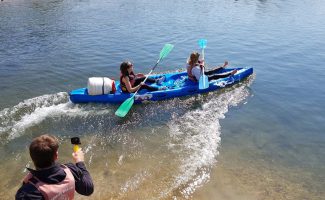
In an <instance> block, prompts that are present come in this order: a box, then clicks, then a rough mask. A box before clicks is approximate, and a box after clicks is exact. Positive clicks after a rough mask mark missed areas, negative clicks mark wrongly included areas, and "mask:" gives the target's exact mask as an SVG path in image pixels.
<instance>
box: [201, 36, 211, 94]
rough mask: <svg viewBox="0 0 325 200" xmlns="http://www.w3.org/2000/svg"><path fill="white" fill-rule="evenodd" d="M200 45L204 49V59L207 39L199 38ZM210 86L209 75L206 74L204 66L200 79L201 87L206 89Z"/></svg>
mask: <svg viewBox="0 0 325 200" xmlns="http://www.w3.org/2000/svg"><path fill="white" fill-rule="evenodd" d="M199 46H200V48H201V49H202V59H203V60H204V48H205V47H206V46H207V40H206V39H200V40H199ZM208 87H209V79H208V77H207V76H206V75H205V74H204V67H203V68H202V71H201V76H200V80H199V89H200V90H204V89H207V88H208Z"/></svg>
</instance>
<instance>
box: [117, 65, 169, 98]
mask: <svg viewBox="0 0 325 200" xmlns="http://www.w3.org/2000/svg"><path fill="white" fill-rule="evenodd" d="M120 70H121V77H120V85H121V89H122V91H123V92H129V93H133V92H136V91H137V90H141V89H147V90H149V91H157V90H165V89H167V88H166V87H164V86H163V87H153V86H150V85H147V84H145V83H143V81H144V80H145V79H146V76H145V75H144V74H140V73H139V74H135V73H134V71H133V64H132V63H131V62H129V61H125V62H122V63H121V66H120ZM164 80H165V76H162V77H160V78H157V79H154V78H149V77H148V78H147V80H146V82H148V83H157V84H161V83H162V82H163V81H164Z"/></svg>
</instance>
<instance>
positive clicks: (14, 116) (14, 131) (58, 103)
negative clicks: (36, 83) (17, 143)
mask: <svg viewBox="0 0 325 200" xmlns="http://www.w3.org/2000/svg"><path fill="white" fill-rule="evenodd" d="M67 100H68V95H67V93H65V92H60V93H57V94H49V95H42V96H39V97H35V98H32V99H27V100H25V101H23V102H21V103H19V104H17V105H16V106H14V107H12V108H5V109H4V110H2V111H0V121H1V122H0V123H1V124H0V125H1V126H0V135H1V136H3V135H7V139H9V140H10V139H13V138H15V137H17V136H19V135H20V133H22V132H23V131H24V130H25V129H26V128H28V127H31V126H33V125H35V124H38V123H40V122H41V121H42V120H44V119H45V118H46V117H47V116H48V115H50V114H55V111H56V110H58V109H62V108H63V107H65V106H66V105H67V103H66V102H67ZM63 102H65V103H63Z"/></svg>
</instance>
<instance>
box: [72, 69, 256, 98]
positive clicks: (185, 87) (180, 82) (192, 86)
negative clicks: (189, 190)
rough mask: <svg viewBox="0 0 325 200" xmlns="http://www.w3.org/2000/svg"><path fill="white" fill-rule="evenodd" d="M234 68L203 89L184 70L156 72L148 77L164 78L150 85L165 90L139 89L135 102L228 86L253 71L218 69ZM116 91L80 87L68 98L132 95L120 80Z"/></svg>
mask: <svg viewBox="0 0 325 200" xmlns="http://www.w3.org/2000/svg"><path fill="white" fill-rule="evenodd" d="M234 69H237V70H238V71H237V73H236V74H234V75H232V76H229V77H226V78H220V79H217V80H211V81H210V82H209V87H208V88H206V89H203V90H200V89H199V84H198V83H195V82H193V81H191V80H189V79H188V76H187V73H186V72H175V73H168V74H156V75H152V76H150V77H153V78H155V77H161V76H165V77H166V78H165V80H164V82H163V83H161V84H160V85H156V83H154V84H151V85H152V86H158V87H161V86H165V87H167V89H166V90H158V91H153V92H150V91H148V90H145V89H143V90H140V91H139V92H138V94H137V95H135V99H134V100H135V101H134V102H135V103H142V102H146V101H161V100H165V99H170V98H175V97H182V96H188V95H195V94H200V93H206V92H210V91H214V90H218V89H220V88H223V87H225V86H229V85H232V84H235V83H238V82H240V81H242V80H243V79H245V78H247V77H248V76H250V75H251V74H252V73H253V68H232V69H230V68H226V69H223V70H222V71H220V73H223V72H229V71H232V70H234ZM115 86H116V91H115V93H114V94H104V95H89V94H88V91H87V88H80V89H76V90H72V91H71V92H70V93H69V95H70V100H71V101H72V102H73V103H90V102H96V103H113V104H120V103H122V102H124V101H125V100H126V99H128V98H129V97H131V96H132V94H133V93H125V92H122V90H121V88H120V81H115Z"/></svg>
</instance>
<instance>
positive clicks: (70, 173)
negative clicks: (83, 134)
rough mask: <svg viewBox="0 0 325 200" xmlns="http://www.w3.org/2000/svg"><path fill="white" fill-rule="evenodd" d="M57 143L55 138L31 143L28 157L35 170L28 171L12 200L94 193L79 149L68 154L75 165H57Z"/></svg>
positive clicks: (45, 138) (44, 136) (59, 197)
mask: <svg viewBox="0 0 325 200" xmlns="http://www.w3.org/2000/svg"><path fill="white" fill-rule="evenodd" d="M58 150H59V142H58V139H57V138H56V137H55V136H52V135H48V134H45V135H41V136H39V137H36V138H35V139H33V141H32V143H31V144H30V146H29V154H30V157H31V158H32V160H33V163H34V166H35V168H36V169H35V170H33V169H29V168H27V169H28V171H29V172H28V174H27V175H26V176H25V178H24V179H23V184H22V186H21V187H20V188H19V189H18V191H17V193H16V200H17V199H19V200H22V199H24V200H26V199H44V200H47V199H67V200H68V199H73V198H74V193H75V191H77V192H78V193H79V194H81V195H85V196H89V195H91V194H92V193H93V191H94V185H93V181H92V179H91V176H90V174H89V172H88V171H87V169H86V166H85V163H84V153H83V151H82V149H81V148H80V149H78V151H76V152H74V153H73V154H72V157H73V159H74V161H75V164H72V163H68V164H64V165H61V164H59V163H57V162H56V161H57V160H58V155H59V153H58Z"/></svg>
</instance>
